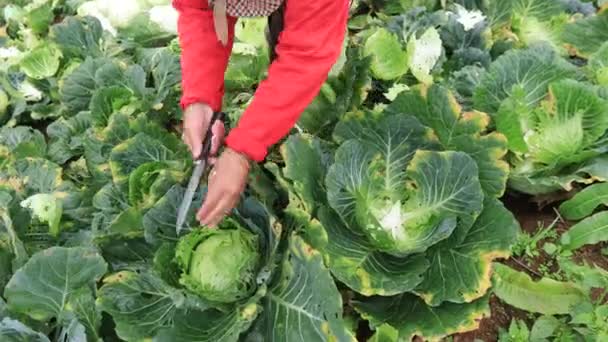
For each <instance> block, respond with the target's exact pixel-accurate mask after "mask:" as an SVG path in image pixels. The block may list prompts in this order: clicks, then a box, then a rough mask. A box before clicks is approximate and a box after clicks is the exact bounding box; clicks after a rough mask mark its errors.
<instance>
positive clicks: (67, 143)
mask: <svg viewBox="0 0 608 342" xmlns="http://www.w3.org/2000/svg"><path fill="white" fill-rule="evenodd" d="M90 124H91V116H90V114H89V113H87V112H82V113H78V114H76V116H74V117H71V118H68V119H64V118H59V119H57V120H56V121H55V122H53V123H51V124H50V125H48V126H47V129H46V133H47V135H48V137H49V152H48V154H49V159H51V160H52V161H54V162H56V163H58V164H64V163H66V162H67V161H68V160H70V159H72V158H74V157H79V156H81V155H82V154H83V153H84V141H83V140H84V134H85V132H86V130H87V129H88V128H89V127H90Z"/></svg>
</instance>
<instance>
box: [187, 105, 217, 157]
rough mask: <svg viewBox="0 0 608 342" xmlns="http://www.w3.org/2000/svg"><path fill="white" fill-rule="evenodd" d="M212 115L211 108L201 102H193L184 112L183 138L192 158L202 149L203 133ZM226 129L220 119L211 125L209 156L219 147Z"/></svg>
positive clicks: (213, 154) (215, 152)
mask: <svg viewBox="0 0 608 342" xmlns="http://www.w3.org/2000/svg"><path fill="white" fill-rule="evenodd" d="M212 117H213V109H211V107H209V106H208V105H206V104H203V103H195V104H192V105H190V106H188V108H186V111H185V112H184V117H183V122H184V134H183V140H184V143H186V145H188V148H189V149H190V152H191V153H192V158H193V159H196V158H198V157H199V156H200V154H201V152H202V149H203V140H204V139H205V135H206V133H207V128H208V127H209V123H210V122H211V118H212ZM225 132H226V130H225V127H224V123H223V122H221V121H220V120H218V121H216V122H215V124H214V125H213V127H212V128H211V134H212V138H211V151H210V154H209V156H210V157H213V156H215V155H216V154H217V151H218V150H219V148H220V145H221V144H222V142H223V140H224V134H225Z"/></svg>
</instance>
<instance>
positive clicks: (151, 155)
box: [110, 133, 186, 189]
mask: <svg viewBox="0 0 608 342" xmlns="http://www.w3.org/2000/svg"><path fill="white" fill-rule="evenodd" d="M182 157H185V154H184V153H183V151H179V152H175V151H173V150H171V149H170V148H169V147H167V146H165V145H164V144H163V142H162V141H159V140H157V139H154V138H152V137H150V136H149V135H147V134H145V133H138V134H136V135H135V136H134V137H133V138H130V139H128V140H126V141H125V142H123V143H121V144H120V145H117V146H115V147H114V148H113V149H112V152H111V154H110V168H111V170H112V177H113V179H114V182H115V183H122V182H125V181H127V180H128V179H129V176H130V174H131V173H132V172H134V171H135V170H137V168H138V167H140V166H141V165H144V164H146V163H149V162H161V163H166V165H167V166H168V168H170V169H172V170H176V171H184V170H185V168H186V162H185V161H184V160H182V159H181V158H182ZM167 189H168V188H167Z"/></svg>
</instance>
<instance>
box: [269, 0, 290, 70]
mask: <svg viewBox="0 0 608 342" xmlns="http://www.w3.org/2000/svg"><path fill="white" fill-rule="evenodd" d="M285 2H286V1H284V2H283V3H282V4H281V6H279V8H278V9H277V10H276V11H274V12H272V14H271V15H270V16H269V17H268V32H267V34H266V40H267V41H268V48H269V49H270V50H269V52H270V63H272V62H273V61H274V60H275V58H276V57H277V56H276V51H275V48H276V47H277V43H278V42H279V35H280V34H281V32H282V31H283V28H284V27H285Z"/></svg>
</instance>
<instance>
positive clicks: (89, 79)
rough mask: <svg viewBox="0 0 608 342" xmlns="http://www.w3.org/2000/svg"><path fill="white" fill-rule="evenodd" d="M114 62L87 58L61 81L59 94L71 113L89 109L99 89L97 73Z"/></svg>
mask: <svg viewBox="0 0 608 342" xmlns="http://www.w3.org/2000/svg"><path fill="white" fill-rule="evenodd" d="M111 64H112V61H111V60H109V59H105V58H98V59H92V58H87V59H86V60H85V61H84V62H83V63H82V64H80V65H79V66H78V67H77V68H75V69H74V70H73V71H72V72H71V73H70V74H68V75H65V76H64V77H63V78H62V79H61V80H60V88H59V92H60V95H61V102H62V104H63V105H65V106H66V107H67V108H68V109H69V110H70V111H74V112H78V111H82V110H87V109H89V102H90V101H91V97H92V96H93V92H94V90H95V88H96V87H97V82H96V73H97V72H100V70H104V69H102V67H103V66H106V67H107V66H108V65H111Z"/></svg>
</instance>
